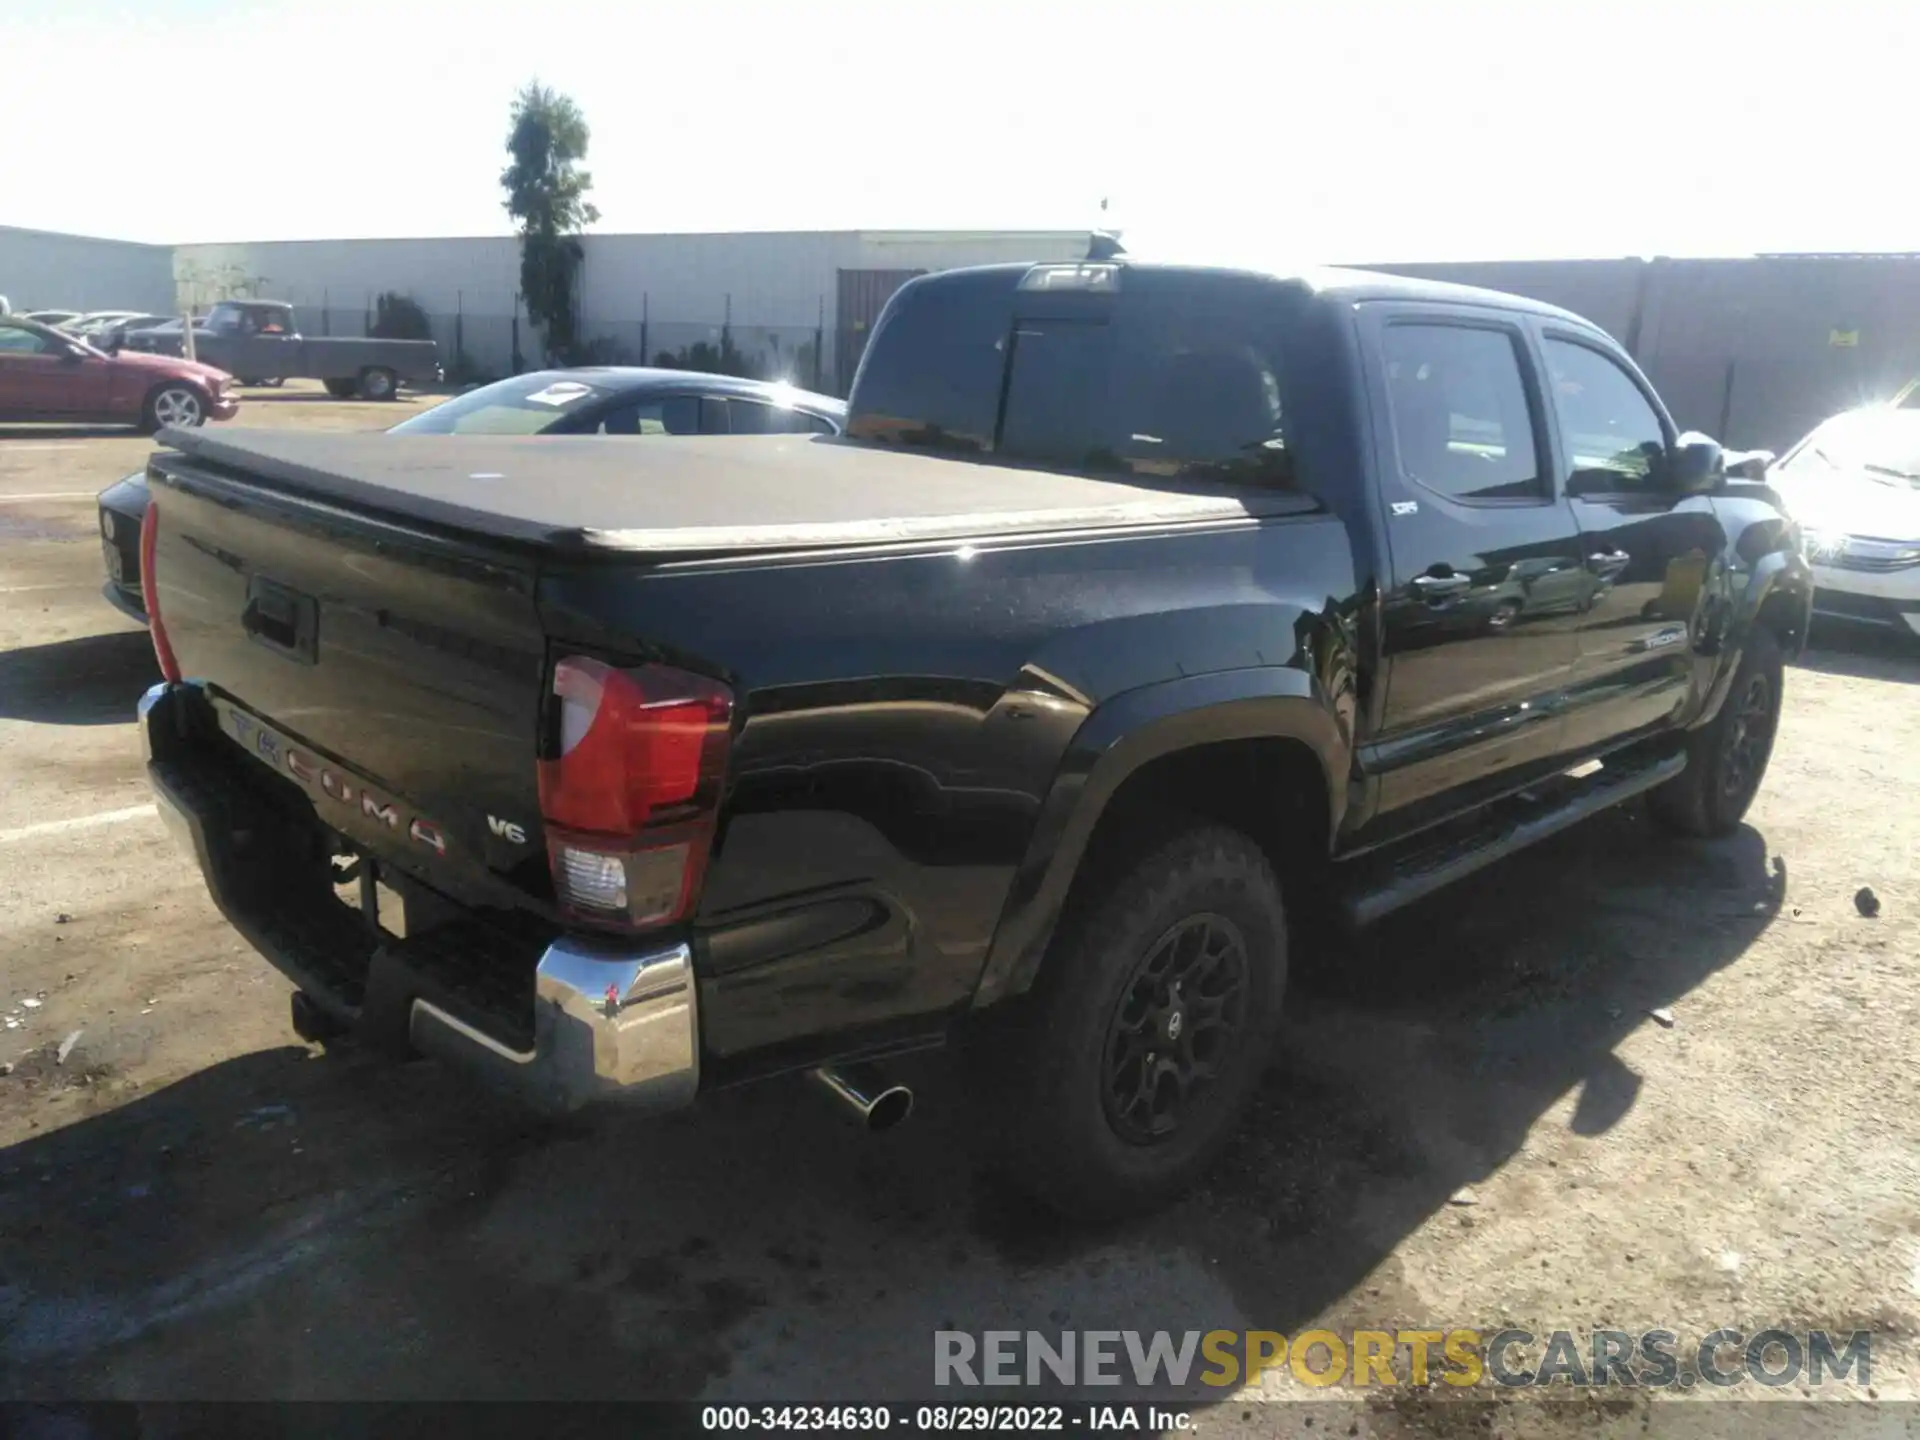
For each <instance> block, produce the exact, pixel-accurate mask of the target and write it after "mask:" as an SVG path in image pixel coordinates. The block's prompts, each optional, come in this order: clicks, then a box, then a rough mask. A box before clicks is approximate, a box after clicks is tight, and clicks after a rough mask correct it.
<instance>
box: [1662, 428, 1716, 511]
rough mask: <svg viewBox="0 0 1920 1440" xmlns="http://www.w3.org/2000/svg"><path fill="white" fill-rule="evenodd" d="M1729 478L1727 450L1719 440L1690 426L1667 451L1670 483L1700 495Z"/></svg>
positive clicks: (1671, 487)
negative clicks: (1722, 447)
mask: <svg viewBox="0 0 1920 1440" xmlns="http://www.w3.org/2000/svg"><path fill="white" fill-rule="evenodd" d="M1726 478H1727V460H1726V452H1725V451H1724V450H1722V449H1721V448H1720V442H1719V441H1718V440H1712V439H1709V438H1708V437H1707V436H1705V435H1702V434H1700V433H1699V431H1697V430H1689V431H1688V432H1687V433H1686V434H1684V435H1682V436H1681V437H1680V438H1679V440H1678V441H1676V442H1675V443H1674V446H1673V448H1672V449H1671V450H1669V451H1668V452H1667V487H1668V488H1669V489H1671V490H1675V491H1678V492H1679V493H1680V494H1682V495H1698V494H1701V493H1702V492H1704V491H1707V490H1711V489H1713V488H1714V487H1715V486H1716V485H1718V484H1719V483H1720V482H1721V481H1722V480H1724V479H1726Z"/></svg>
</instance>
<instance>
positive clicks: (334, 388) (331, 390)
mask: <svg viewBox="0 0 1920 1440" xmlns="http://www.w3.org/2000/svg"><path fill="white" fill-rule="evenodd" d="M321 383H322V384H323V385H325V386H326V387H327V394H329V395H331V396H333V398H334V399H336V400H346V399H348V398H350V397H351V396H352V395H353V393H354V392H355V391H357V390H358V389H359V388H360V382H359V381H358V380H323V381H322V382H321Z"/></svg>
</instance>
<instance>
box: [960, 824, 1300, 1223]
mask: <svg viewBox="0 0 1920 1440" xmlns="http://www.w3.org/2000/svg"><path fill="white" fill-rule="evenodd" d="M1172 833H1173V838H1171V839H1169V840H1167V841H1165V842H1163V843H1161V844H1160V845H1158V846H1156V847H1154V848H1153V849H1151V850H1150V851H1148V852H1146V853H1144V854H1141V855H1140V856H1139V858H1138V859H1136V860H1134V861H1133V862H1132V863H1127V862H1125V861H1122V862H1121V863H1118V864H1115V865H1113V866H1112V867H1111V868H1110V869H1109V870H1108V871H1107V873H1106V874H1105V875H1103V876H1101V877H1099V878H1098V879H1097V880H1093V881H1092V883H1091V886H1090V889H1089V893H1087V894H1084V895H1076V896H1075V898H1074V900H1073V902H1072V903H1071V905H1070V909H1069V913H1068V914H1067V916H1066V917H1065V918H1064V919H1063V921H1062V924H1061V928H1060V929H1059V931H1058V932H1056V934H1055V936H1054V939H1053V942H1052V944H1051V945H1050V947H1049V951H1048V955H1047V957H1046V959H1045V961H1044V962H1043V964H1042V967H1041V972H1040V975H1039V978H1038V979H1037V980H1036V982H1035V984H1034V988H1033V990H1032V991H1031V992H1029V993H1028V994H1027V995H1025V996H1023V997H1021V998H1020V999H1019V1000H1016V1001H1014V1002H1010V1004H1009V1007H1008V1011H1007V1013H1006V1014H1005V1015H1003V1016H999V1017H996V1018H994V1019H993V1020H990V1021H989V1022H988V1023H987V1024H986V1025H984V1026H983V1027H982V1029H981V1032H980V1033H979V1035H977V1036H976V1037H975V1038H974V1039H973V1041H972V1042H971V1043H970V1045H969V1047H968V1050H969V1056H970V1059H971V1060H972V1062H973V1066H974V1068H975V1072H976V1075H977V1076H978V1077H979V1078H980V1079H981V1081H983V1082H984V1083H982V1084H981V1085H980V1087H979V1089H978V1091H977V1093H979V1094H980V1098H981V1099H982V1100H983V1102H984V1103H985V1105H986V1107H987V1108H986V1109H985V1110H984V1111H983V1112H982V1115H981V1119H982V1122H983V1128H984V1129H985V1131H986V1132H987V1138H988V1141H989V1144H990V1146H991V1149H992V1153H993V1155H994V1158H995V1160H996V1162H997V1165H998V1168H999V1169H1001V1171H1002V1172H1003V1173H1004V1174H1005V1175H1006V1177H1007V1178H1008V1179H1010V1180H1011V1181H1012V1182H1014V1183H1015V1184H1016V1185H1017V1186H1019V1187H1020V1188H1022V1189H1024V1190H1026V1191H1028V1192H1029V1193H1030V1194H1032V1195H1033V1196H1034V1197H1035V1198H1036V1199H1038V1200H1040V1201H1042V1202H1043V1203H1045V1204H1047V1205H1049V1206H1051V1207H1052V1208H1054V1209H1056V1210H1058V1211H1060V1212H1061V1213H1062V1214H1065V1215H1067V1216H1070V1217H1075V1218H1100V1217H1107V1216H1113V1215H1119V1214H1124V1213H1128V1212H1133V1211H1139V1210H1145V1209H1151V1208H1153V1207H1155V1206H1158V1205H1161V1204H1163V1203H1165V1202H1166V1201H1168V1200H1170V1199H1172V1198H1173V1197H1174V1196H1175V1195H1177V1194H1178V1193H1179V1192H1180V1191H1182V1190H1184V1189H1186V1188H1187V1187H1188V1186H1190V1185H1191V1184H1192V1183H1193V1182H1194V1181H1195V1180H1196V1179H1198V1178H1199V1177H1200V1176H1201V1175H1202V1174H1204V1173H1205V1171H1206V1170H1207V1168H1208V1167H1209V1166H1210V1165H1211V1164H1212V1163H1213V1161H1214V1160H1215V1159H1216V1158H1217V1157H1218V1156H1219V1154H1220V1151H1221V1149H1222V1148H1223V1147H1224V1146H1225V1145H1226V1143H1227V1141H1228V1140H1229V1139H1230V1138H1231V1136H1232V1134H1233V1130H1234V1127H1235V1125H1236V1123H1237V1122H1238V1120H1239V1119H1240V1116H1241V1114H1242V1112H1243V1111H1244V1110H1245V1108H1246V1104H1247V1101H1248V1099H1249V1098H1250V1097H1251V1095H1252V1093H1253V1090H1254V1087H1255V1086H1256V1085H1257V1083H1258V1082H1259V1079H1260V1075H1261V1072H1262V1071H1263V1070H1264V1069H1265V1065H1266V1059H1267V1055H1268V1052H1269V1050H1270V1048H1271V1044H1272V1040H1273V1036H1274V1033H1275V1031H1276V1029H1277V1027H1278V1024H1279V1017H1280V1005H1281V1000H1282V997H1283V996H1284V994H1285V991H1286V978H1287V924H1286V913H1285V909H1284V907H1283V905H1282V902H1281V894H1280V883H1279V881H1278V880H1277V879H1276V878H1275V876H1274V873H1273V869H1272V867H1271V866H1270V865H1269V864H1268V863H1267V859H1266V856H1265V855H1264V854H1263V853H1262V852H1261V850H1260V847H1259V846H1257V845H1255V844H1254V843H1253V841H1252V840H1250V839H1248V838H1247V837H1246V836H1245V835H1243V834H1241V833H1239V832H1238V831H1235V830H1230V829H1227V828H1225V827H1223V826H1219V825H1213V824H1196V825H1192V826H1190V827H1187V828H1183V829H1181V828H1176V829H1175V830H1174V831H1173V832H1172ZM1219 921H1224V922H1225V925H1224V927H1221V933H1223V934H1232V935H1237V936H1238V937H1239V939H1240V941H1241V942H1242V948H1243V951H1244V964H1243V965H1242V966H1241V967H1240V973H1241V974H1242V975H1243V983H1242V992H1243V994H1244V1007H1243V1008H1242V1009H1241V1010H1240V1012H1239V1021H1238V1024H1237V1025H1236V1026H1235V1027H1233V1030H1232V1033H1231V1036H1230V1038H1229V1039H1228V1040H1227V1041H1226V1042H1225V1043H1224V1045H1223V1046H1222V1048H1221V1049H1220V1050H1219V1052H1218V1054H1217V1062H1218V1063H1217V1066H1216V1071H1215V1074H1214V1077H1213V1079H1212V1080H1211V1081H1210V1082H1209V1083H1208V1084H1207V1085H1206V1087H1205V1088H1204V1089H1203V1090H1200V1091H1197V1092H1196V1093H1195V1094H1194V1096H1193V1098H1192V1100H1191V1102H1190V1107H1189V1108H1188V1109H1187V1110H1186V1111H1185V1112H1184V1113H1183V1114H1182V1116H1181V1117H1180V1119H1179V1121H1178V1124H1177V1128H1175V1129H1173V1130H1172V1131H1171V1132H1170V1133H1168V1134H1165V1135H1163V1136H1160V1137H1158V1138H1154V1139H1151V1140H1147V1141H1143V1140H1141V1139H1140V1138H1139V1137H1138V1135H1137V1134H1136V1135H1135V1136H1133V1137H1132V1138H1129V1136H1128V1135H1127V1134H1126V1133H1125V1126H1126V1123H1127V1122H1126V1120H1125V1117H1121V1118H1116V1117H1115V1114H1114V1106H1115V1104H1116V1103H1117V1102H1115V1101H1112V1100H1110V1099H1109V1086H1110V1083H1111V1080H1112V1076H1113V1073H1114V1072H1113V1065H1112V1056H1113V1054H1114V1053H1116V1052H1115V1051H1114V1050H1113V1049H1112V1048H1111V1046H1112V1044H1113V1043H1114V1040H1115V1033H1116V1032H1115V1029H1114V1027H1115V1025H1116V1022H1117V1021H1118V1019H1119V1018H1120V1016H1121V1013H1122V1011H1121V1007H1122V1004H1123V1002H1126V1003H1128V1004H1130V1005H1131V1004H1132V997H1134V996H1136V995H1137V994H1138V993H1139V992H1138V988H1137V987H1138V986H1139V985H1140V984H1142V983H1145V981H1144V980H1143V977H1142V973H1141V967H1142V966H1143V965H1150V964H1152V963H1153V960H1154V958H1155V956H1156V947H1159V946H1161V945H1162V943H1163V942H1164V941H1166V939H1167V937H1169V936H1171V935H1175V934H1176V933H1180V934H1186V933H1194V932H1192V930H1191V927H1193V926H1196V925H1197V926H1200V927H1202V928H1201V930H1200V931H1199V932H1198V933H1201V934H1206V933H1212V932H1211V931H1210V930H1209V929H1208V928H1207V927H1211V926H1213V925H1214V924H1215V922H1219ZM1182 927H1189V928H1188V929H1185V930H1183V929H1182ZM1176 993H1177V992H1176ZM1174 1003H1175V1005H1176V1007H1177V1006H1178V1005H1179V1004H1181V1003H1188V1004H1190V1005H1192V1009H1191V1013H1192V1014H1194V1015H1200V1014H1201V1013H1202V1012H1201V1010H1200V1008H1199V1006H1198V1005H1197V1004H1193V1002H1192V1001H1191V1000H1189V1001H1188V1002H1180V1001H1178V1000H1176V1001H1175V1002H1174ZM1200 1033H1201V1026H1200V1022H1199V1021H1195V1022H1193V1029H1192V1030H1191V1031H1190V1033H1189V1038H1188V1044H1189V1046H1190V1047H1193V1046H1195V1045H1196V1044H1197V1043H1198V1041H1199V1039H1200ZM1161 1063H1162V1064H1163V1065H1164V1064H1166V1063H1168V1058H1163V1059H1162V1061H1161ZM1133 1073H1139V1072H1137V1071H1136V1072H1133ZM1123 1088H1124V1087H1123Z"/></svg>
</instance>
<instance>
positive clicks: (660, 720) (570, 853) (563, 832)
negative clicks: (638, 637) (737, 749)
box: [540, 655, 733, 927]
mask: <svg viewBox="0 0 1920 1440" xmlns="http://www.w3.org/2000/svg"><path fill="white" fill-rule="evenodd" d="M553 693H554V694H555V695H556V696H557V697H558V698H559V701H560V704H559V730H560V733H559V737H558V738H559V747H558V748H559V752H560V753H559V755H558V757H557V758H555V759H552V760H542V761H541V762H540V813H541V815H542V816H543V817H544V818H545V820H546V824H547V855H548V859H549V861H550V862H551V864H552V867H553V884H554V889H555V891H556V892H557V894H558V895H559V898H560V903H561V905H562V907H563V908H565V909H566V910H567V911H569V912H570V913H572V914H574V915H576V916H578V917H579V918H581V919H585V920H592V921H597V922H600V923H603V924H608V923H610V924H616V925H623V926H628V927H638V926H643V925H660V924H665V923H667V922H668V921H673V920H683V919H685V918H686V917H687V916H688V915H689V914H691V913H692V910H693V906H694V903H695V902H696V901H697V900H698V899H699V894H700V881H701V878H702V876H703V875H704V874H705V872H706V864H707V852H708V850H709V849H710V848H711V847H712V844H713V827H714V821H715V819H716V818H717V817H718V815H719V809H720V786H721V782H722V779H723V778H724V775H725V771H726V764H727V744H728V739H729V735H730V730H729V727H730V725H731V723H732V720H733V692H732V691H730V690H729V689H728V688H727V687H726V686H724V685H722V684H720V683H719V682H718V681H715V680H709V679H707V678H705V677H704V676H700V675H690V674H688V673H687V672H685V671H683V670H672V669H669V668H667V667H666V666H664V665H643V666H640V667H639V668H637V669H633V670H617V669H615V668H614V667H613V666H611V665H606V664H603V663H602V662H600V661H598V660H589V659H586V658H584V657H582V656H577V655H576V656H572V657H569V658H568V659H565V660H562V661H560V663H559V664H558V665H556V666H555V667H554V672H553Z"/></svg>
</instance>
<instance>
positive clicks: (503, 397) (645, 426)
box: [99, 367, 847, 624]
mask: <svg viewBox="0 0 1920 1440" xmlns="http://www.w3.org/2000/svg"><path fill="white" fill-rule="evenodd" d="M846 416H847V402H846V401H844V400H837V399H835V398H834V397H833V396H831V395H816V394H814V393H813V392H812V391H809V390H796V389H794V388H793V387H792V386H790V385H781V384H774V383H769V382H767V381H764V380H740V379H736V378H734V377H733V376H730V375H707V374H703V373H699V372H696V371H691V370H653V369H642V368H638V367H601V368H592V369H579V370H537V371H533V372H532V373H530V374H526V375H515V376H513V377H512V378H511V379H507V380H497V381H495V382H494V383H493V384H491V385H481V386H478V387H477V388H475V389H472V390H469V391H467V392H466V393H465V394H464V395H457V396H455V397H454V398H453V399H451V400H446V401H442V402H441V403H440V404H438V405H435V406H433V407H432V408H431V409H427V410H422V411H421V412H420V413H419V414H418V415H414V416H412V417H411V418H409V419H406V420H403V421H401V422H400V423H399V424H398V425H395V426H393V427H392V429H391V430H390V431H389V432H388V433H390V434H394V435H777V434H801V435H804V434H815V435H838V434H839V433H840V429H841V426H842V425H844V424H845V422H846ZM148 499H149V492H148V490H147V473H146V471H145V470H136V471H134V473H133V474H131V475H128V476H127V477H126V478H124V479H122V480H118V481H116V482H114V483H113V484H112V485H109V486H108V487H107V488H106V489H105V490H102V491H101V492H100V501H99V504H100V535H101V541H102V544H103V545H104V547H105V552H106V565H107V584H106V589H105V591H104V592H103V593H104V594H105V595H106V597H107V600H108V602H109V603H110V604H112V605H113V607H114V608H115V609H117V610H119V611H120V612H121V613H122V614H124V615H127V616H128V617H130V618H132V619H135V620H138V621H140V622H141V623H142V624H145V623H146V618H147V616H146V611H145V609H143V608H142V607H143V605H144V601H143V600H142V599H141V596H140V525H141V522H142V520H144V519H145V517H146V513H147V501H148Z"/></svg>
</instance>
